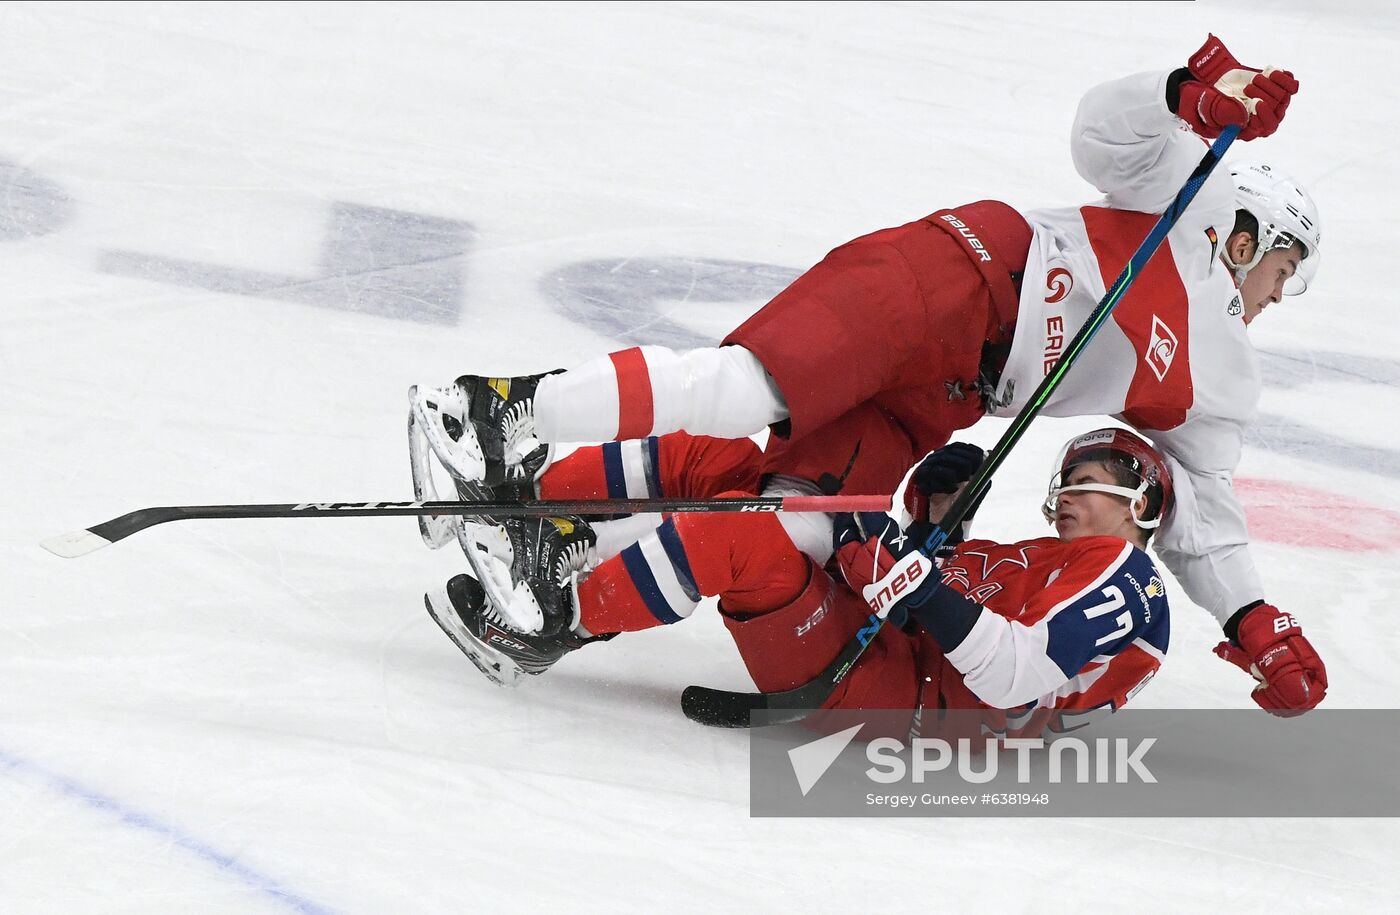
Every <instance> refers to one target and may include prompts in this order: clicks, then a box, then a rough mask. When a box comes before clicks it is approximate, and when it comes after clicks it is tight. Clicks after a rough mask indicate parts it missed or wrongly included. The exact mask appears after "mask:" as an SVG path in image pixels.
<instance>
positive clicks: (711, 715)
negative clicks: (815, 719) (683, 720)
mask: <svg viewBox="0 0 1400 915" xmlns="http://www.w3.org/2000/svg"><path fill="white" fill-rule="evenodd" d="M817 685H818V686H819V687H820V688H819V689H816V690H813V689H811V688H810V687H811V686H812V684H810V683H808V684H805V685H804V686H799V687H798V688H797V689H790V690H786V691H784V692H778V693H736V692H731V691H730V690H727V689H712V688H710V687H708V686H687V687H686V688H685V691H684V692H682V693H681V711H682V712H684V713H685V717H687V718H689V719H690V720H691V721H694V722H695V723H696V724H703V725H706V726H708V727H712V728H748V727H753V725H754V724H755V723H759V724H765V725H769V724H792V723H793V722H796V721H801V720H802V719H804V718H806V717H807V716H808V715H810V714H811V713H812V711H813V709H815V708H817V706H819V705H821V701H822V699H824V698H825V697H824V696H822V695H820V694H821V693H823V692H825V686H826V684H825V683H824V682H821V681H819V682H818V684H817ZM754 712H763V713H764V714H763V716H762V719H763V720H762V721H761V722H755V721H754V720H753V713H754Z"/></svg>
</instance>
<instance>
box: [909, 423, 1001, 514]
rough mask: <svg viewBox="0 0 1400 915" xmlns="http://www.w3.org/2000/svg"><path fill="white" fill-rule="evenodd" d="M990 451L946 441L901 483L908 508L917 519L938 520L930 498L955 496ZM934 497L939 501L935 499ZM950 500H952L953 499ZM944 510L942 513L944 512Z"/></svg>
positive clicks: (963, 443) (965, 443)
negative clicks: (933, 515)
mask: <svg viewBox="0 0 1400 915" xmlns="http://www.w3.org/2000/svg"><path fill="white" fill-rule="evenodd" d="M984 457H986V452H985V451H983V450H982V449H981V448H978V447H977V446H976V445H969V444H968V443H967V442H952V443H951V444H948V445H944V446H943V447H942V448H939V449H938V450H937V451H935V452H933V453H932V454H930V455H929V456H928V457H926V458H924V459H923V460H922V461H920V462H919V463H918V464H917V465H916V466H915V467H914V470H913V472H912V473H909V474H906V475H905V478H904V482H903V483H902V484H900V488H901V489H902V490H903V495H904V510H905V511H907V512H908V513H909V517H910V519H911V520H913V521H935V522H936V521H937V520H938V519H937V518H933V517H930V514H929V502H930V500H931V499H933V497H936V496H951V495H952V494H954V493H956V492H957V491H958V488H959V487H960V486H962V484H964V483H966V482H967V481H968V480H970V479H971V478H972V475H973V474H974V473H976V472H977V468H978V467H981V466H982V459H983V458H984ZM933 501H938V500H937V499H933ZM949 501H950V500H949ZM940 514H941V513H940Z"/></svg>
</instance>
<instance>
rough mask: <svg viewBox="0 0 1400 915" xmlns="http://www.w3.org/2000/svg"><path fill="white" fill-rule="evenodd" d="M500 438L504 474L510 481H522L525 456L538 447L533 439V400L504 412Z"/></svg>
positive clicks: (524, 401)
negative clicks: (503, 459)
mask: <svg viewBox="0 0 1400 915" xmlns="http://www.w3.org/2000/svg"><path fill="white" fill-rule="evenodd" d="M501 437H502V439H503V440H504V442H505V461H506V473H507V475H508V477H509V478H510V479H516V480H519V479H524V478H525V467H524V464H523V463H522V462H523V461H524V460H525V456H526V455H527V454H529V453H530V452H531V451H534V450H535V449H536V448H538V447H539V444H540V443H539V439H537V438H535V400H534V398H533V397H532V398H529V399H527V400H522V401H520V402H519V403H518V404H516V405H515V406H513V407H511V408H510V409H509V410H507V411H506V415H505V417H504V418H503V419H502V420H501Z"/></svg>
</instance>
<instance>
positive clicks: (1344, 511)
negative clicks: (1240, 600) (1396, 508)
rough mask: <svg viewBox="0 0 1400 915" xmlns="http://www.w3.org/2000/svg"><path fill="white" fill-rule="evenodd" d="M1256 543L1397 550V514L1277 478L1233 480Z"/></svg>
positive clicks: (1399, 526)
mask: <svg viewBox="0 0 1400 915" xmlns="http://www.w3.org/2000/svg"><path fill="white" fill-rule="evenodd" d="M1235 492H1236V493H1237V494H1238V495H1239V497H1240V502H1241V503H1243V505H1244V510H1245V515H1246V516H1247V518H1248V520H1249V534H1250V537H1251V538H1252V539H1255V540H1267V541H1269V542H1271V543H1286V544H1289V545H1290V546H1306V547H1327V548H1329V549H1334V550H1343V551H1345V552H1350V553H1373V552H1377V551H1380V550H1393V549H1397V548H1400V512H1393V511H1389V510H1387V509H1384V508H1381V507H1380V506H1378V505H1372V504H1370V503H1366V502H1358V501H1356V500H1355V499H1349V498H1347V497H1346V496H1343V495H1340V494H1338V493H1335V492H1327V491H1325V490H1321V489H1312V488H1310V487H1307V486H1300V485H1298V484H1297V483H1284V482H1282V481H1281V480H1252V479H1236V480H1235Z"/></svg>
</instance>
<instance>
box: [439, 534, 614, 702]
mask: <svg viewBox="0 0 1400 915" xmlns="http://www.w3.org/2000/svg"><path fill="white" fill-rule="evenodd" d="M500 528H501V529H503V534H502V543H508V544H509V546H508V549H509V551H510V553H511V554H512V555H511V557H510V560H511V561H510V562H509V564H507V563H506V561H505V557H504V556H503V555H502V551H501V550H499V549H497V550H487V549H486V548H485V547H478V548H476V549H473V550H469V551H468V554H467V555H468V559H469V560H470V561H471V563H472V567H473V571H475V572H476V573H477V578H476V579H473V578H471V577H470V576H467V575H458V576H456V577H454V578H453V579H452V580H451V581H449V582H448V583H447V587H446V589H445V590H444V591H442V592H438V593H437V594H429V595H427V597H426V603H427V607H428V613H429V614H431V615H432V617H433V619H434V620H436V621H437V624H438V625H439V626H441V627H442V630H443V631H444V632H446V633H447V635H448V637H449V638H451V639H452V641H453V642H455V643H457V647H458V648H460V649H462V652H463V653H464V654H466V656H467V657H468V658H470V659H471V661H472V663H473V664H475V665H476V666H477V667H478V668H479V669H480V670H481V672H482V673H484V674H486V676H487V677H489V678H490V679H491V680H493V681H494V682H496V683H499V684H501V685H503V686H514V685H515V684H516V683H517V682H519V680H520V678H521V676H523V675H524V674H541V673H544V672H545V671H546V670H548V669H549V668H550V667H551V666H552V665H553V664H554V662H556V661H558V660H559V659H560V658H562V657H563V656H564V655H566V654H568V653H569V652H570V651H573V650H575V649H577V648H580V647H582V646H583V645H586V644H587V643H588V642H592V641H598V640H599V638H585V637H582V636H580V635H578V634H577V633H575V632H574V630H575V628H576V627H577V626H578V615H577V610H576V607H575V599H574V577H575V575H576V573H577V572H578V571H580V570H581V569H582V568H583V567H584V564H585V563H586V561H587V557H588V549H589V547H591V546H592V545H593V542H594V536H593V532H592V530H591V529H589V527H588V526H587V525H586V524H584V523H582V522H579V521H572V520H569V519H564V518H531V519H508V520H507V521H506V522H505V523H504V524H502V525H500ZM601 638H611V635H607V636H602V637H601Z"/></svg>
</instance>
